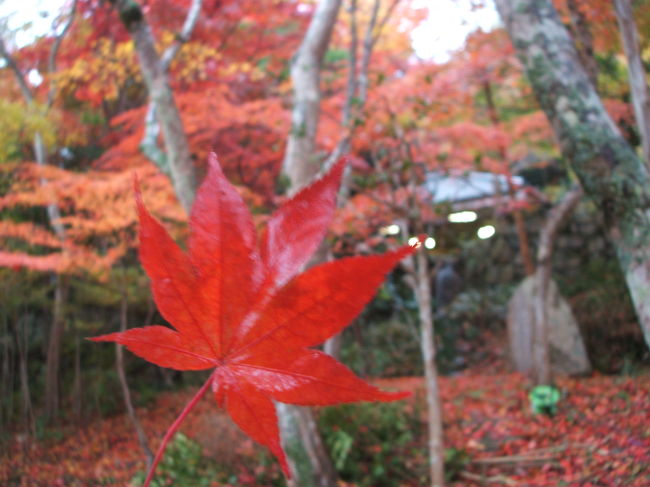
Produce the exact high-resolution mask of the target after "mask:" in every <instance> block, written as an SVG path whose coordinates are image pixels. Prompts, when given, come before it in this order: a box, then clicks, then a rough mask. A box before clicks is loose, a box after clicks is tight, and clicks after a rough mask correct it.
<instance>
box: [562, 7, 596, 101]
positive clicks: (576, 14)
mask: <svg viewBox="0 0 650 487" xmlns="http://www.w3.org/2000/svg"><path fill="white" fill-rule="evenodd" d="M567 7H569V18H570V19H571V34H573V41H574V44H575V47H576V49H577V51H578V56H579V57H580V62H581V63H582V67H583V68H585V71H586V72H587V76H589V79H590V80H591V83H592V84H593V85H594V89H595V90H596V91H598V63H596V58H595V57H594V38H593V36H592V35H591V29H589V24H588V23H587V19H586V18H585V15H584V14H583V13H582V11H581V10H580V4H579V0H567Z"/></svg>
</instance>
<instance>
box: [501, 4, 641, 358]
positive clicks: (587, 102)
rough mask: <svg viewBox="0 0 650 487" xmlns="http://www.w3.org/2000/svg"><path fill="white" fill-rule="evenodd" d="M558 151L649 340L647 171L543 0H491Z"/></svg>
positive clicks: (559, 23) (550, 5) (550, 8)
mask: <svg viewBox="0 0 650 487" xmlns="http://www.w3.org/2000/svg"><path fill="white" fill-rule="evenodd" d="M496 3H497V8H498V9H499V12H500V14H501V17H502V18H503V21H504V23H505V26H506V28H507V30H508V32H509V34H510V37H511V39H512V42H513V44H514V46H515V48H516V50H517V53H518V55H519V57H520V59H521V61H522V63H523V65H524V67H525V68H526V72H527V74H528V78H529V80H530V82H531V84H532V86H533V89H534V91H535V94H536V96H537V99H538V100H539V102H540V105H541V106H542V108H543V109H544V111H545V112H546V115H547V117H548V118H549V120H550V122H551V125H552V126H553V128H554V130H555V133H556V135H557V137H558V139H559V141H560V146H561V148H562V152H563V154H564V156H565V158H566V159H567V160H568V161H569V163H570V164H571V166H572V168H573V170H574V171H575V172H576V174H577V175H578V178H579V179H580V182H581V184H582V187H583V188H584V190H585V193H586V194H587V195H588V196H589V197H590V198H591V199H592V200H593V201H594V202H595V204H596V205H597V207H598V208H599V209H600V211H601V212H602V214H603V217H604V218H603V219H604V224H605V226H606V231H607V233H608V235H609V238H610V240H611V242H612V244H613V245H614V248H615V249H616V253H617V257H618V261H619V264H620V266H621V269H622V271H623V274H624V276H625V279H626V281H627V285H628V289H629V291H630V294H631V297H632V300H633V302H634V306H635V309H636V313H637V317H638V319H639V322H640V324H641V327H642V329H643V333H644V336H645V340H646V342H647V344H648V345H649V346H650V299H648V296H650V232H648V230H647V229H648V228H650V214H649V210H648V207H649V205H650V179H649V177H648V173H647V170H646V168H645V166H644V165H643V164H641V161H640V160H639V159H638V158H637V157H636V154H635V153H634V151H633V149H632V148H631V147H630V146H629V145H628V144H627V143H626V142H625V140H624V139H623V137H622V136H621V134H620V133H619V131H618V129H617V127H616V125H615V124H614V122H613V121H612V120H611V118H610V117H609V115H608V114H607V112H606V110H605V108H604V107H603V104H602V101H601V100H600V98H599V97H598V95H597V94H596V91H595V90H594V87H593V86H592V84H591V82H590V80H589V77H588V75H587V73H586V72H585V70H584V69H583V67H582V66H581V64H580V62H579V58H578V54H577V52H576V50H575V47H574V45H573V42H572V40H571V38H570V37H569V34H568V32H567V31H566V29H565V28H564V26H563V25H562V22H561V21H560V18H559V16H558V14H557V12H556V11H555V9H554V8H553V5H552V4H551V3H550V1H549V0H497V1H496Z"/></svg>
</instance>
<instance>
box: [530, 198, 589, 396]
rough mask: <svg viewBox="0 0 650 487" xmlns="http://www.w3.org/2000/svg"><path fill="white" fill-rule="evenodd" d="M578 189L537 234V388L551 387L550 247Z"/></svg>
mask: <svg viewBox="0 0 650 487" xmlns="http://www.w3.org/2000/svg"><path fill="white" fill-rule="evenodd" d="M582 194H583V193H582V188H580V187H579V186H578V187H576V188H574V189H572V190H571V191H569V192H568V193H567V194H566V195H565V196H564V198H563V199H562V201H561V202H560V203H558V205H557V206H556V207H555V208H553V209H552V210H551V212H550V214H549V215H548V217H547V218H546V221H545V222H544V226H543V227H542V229H541V231H540V234H539V243H538V247H537V268H536V270H535V289H536V291H537V292H536V295H535V304H534V309H535V322H534V326H535V328H534V330H533V358H534V360H533V364H534V368H533V376H534V377H533V380H534V381H535V384H537V385H543V384H551V382H552V380H553V377H552V374H551V357H550V353H549V339H548V336H549V329H550V323H549V322H548V308H547V306H548V289H549V285H550V282H551V267H552V256H553V245H554V244H555V239H556V237H557V232H558V230H559V229H560V226H561V225H562V223H563V222H564V221H565V220H566V218H567V216H569V215H570V214H571V212H572V211H573V209H574V208H575V207H576V205H577V204H578V202H579V201H580V198H582Z"/></svg>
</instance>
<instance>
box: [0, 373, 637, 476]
mask: <svg viewBox="0 0 650 487" xmlns="http://www.w3.org/2000/svg"><path fill="white" fill-rule="evenodd" d="M378 384H379V385H381V386H382V387H390V388H402V389H409V390H413V391H415V392H416V395H415V397H422V395H421V394H418V393H417V392H418V390H420V389H421V388H422V379H420V378H406V379H384V380H381V381H378ZM559 386H560V387H561V388H562V390H563V394H564V397H563V400H562V402H561V404H560V409H559V413H558V414H557V416H555V417H554V418H548V417H544V416H534V415H532V414H531V413H530V411H529V407H528V400H527V387H528V383H527V382H526V380H525V379H524V378H523V377H521V376H520V375H517V374H496V375H472V374H468V375H462V376H457V377H453V378H443V379H441V389H442V396H443V400H444V414H445V441H446V447H448V448H449V447H454V448H455V449H457V450H460V451H464V452H466V453H467V454H468V455H469V463H468V464H466V465H465V467H464V468H463V469H461V471H462V473H461V477H460V478H459V480H458V481H457V482H456V483H455V485H465V486H472V485H477V486H478V485H519V486H577V485H580V486H626V487H628V486H629V487H634V486H638V487H642V486H647V485H650V375H648V374H645V375H642V376H638V377H632V378H630V377H625V378H622V377H611V376H594V377H590V378H580V379H562V380H560V381H559ZM194 392H195V391H193V390H187V391H184V392H179V393H165V394H162V395H160V397H159V398H158V399H157V401H156V402H155V404H154V405H153V406H151V407H150V408H148V409H146V410H145V409H140V410H139V411H138V412H139V415H140V418H141V420H142V422H143V425H144V427H145V429H146V431H147V432H148V433H149V435H150V436H151V438H155V439H156V441H158V439H159V438H160V437H161V435H162V434H163V432H164V430H165V428H166V427H167V426H168V425H169V424H170V423H171V421H173V419H174V416H175V415H176V414H177V412H178V411H179V410H180V408H181V407H182V405H183V404H184V403H185V402H186V401H187V400H188V399H189V398H190V397H191V395H192V394H193V393H194ZM182 431H183V432H184V433H185V434H187V435H188V436H189V437H191V438H195V439H197V441H199V442H200V443H201V445H202V446H203V451H204V454H205V455H207V456H209V457H211V458H217V459H218V460H219V462H222V463H225V464H228V465H230V466H231V470H233V467H234V470H233V471H235V472H238V474H237V482H236V485H240V486H244V485H251V486H252V485H260V484H259V478H260V477H259V472H260V469H261V468H268V467H261V466H260V465H259V458H260V455H259V450H258V448H257V447H256V446H254V445H253V444H252V442H251V440H249V439H247V438H246V437H245V436H244V435H242V434H240V433H239V431H238V430H237V429H236V427H235V426H233V425H232V423H231V422H230V421H229V420H228V419H227V418H226V416H225V414H224V413H223V412H222V411H219V410H218V409H217V408H216V406H215V405H214V404H213V402H212V401H211V400H209V399H204V400H203V401H202V402H201V403H200V404H199V405H198V406H197V408H196V409H195V411H194V412H193V413H192V414H191V415H190V417H189V418H188V419H187V421H186V423H185V425H184V426H183V428H182ZM21 438H22V437H21V436H20V435H18V434H17V435H14V436H13V441H12V442H11V444H10V445H9V446H8V448H7V445H4V446H3V449H4V453H3V455H2V457H1V459H0V460H1V463H0V485H3V486H4V485H7V486H14V485H15V486H18V485H20V486H48V487H50V486H93V485H127V484H128V482H129V480H130V479H131V478H132V477H133V475H134V474H135V472H136V471H137V470H139V469H142V468H143V461H142V454H141V450H140V449H139V447H138V444H137V441H136V439H135V434H134V433H133V429H132V427H131V424H130V423H129V420H128V417H127V416H126V415H122V416H116V417H112V418H108V419H101V420H97V421H94V422H92V423H90V424H88V426H87V427H85V428H83V429H73V428H72V427H70V428H68V429H66V430H65V431H64V435H63V438H62V439H50V440H47V441H41V442H39V443H36V444H27V443H26V442H25V441H21ZM256 479H258V480H256ZM215 485H216V484H215ZM346 485H350V484H346Z"/></svg>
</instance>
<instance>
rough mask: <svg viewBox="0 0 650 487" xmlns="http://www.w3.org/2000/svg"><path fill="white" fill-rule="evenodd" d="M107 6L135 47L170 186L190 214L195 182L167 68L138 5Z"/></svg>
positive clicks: (115, 0)
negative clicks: (160, 137) (161, 141)
mask: <svg viewBox="0 0 650 487" xmlns="http://www.w3.org/2000/svg"><path fill="white" fill-rule="evenodd" d="M110 2H111V4H112V5H114V6H115V8H116V9H117V11H118V13H119V16H120V19H121V21H122V23H123V24H124V26H125V27H126V29H127V30H128V31H129V34H131V38H132V39H133V43H134V44H135V49H136V52H137V53H138V60H139V63H140V70H141V71H142V77H143V79H144V82H145V84H146V85H147V90H148V91H149V97H150V98H151V101H152V103H153V104H154V105H155V107H156V114H157V117H158V122H159V123H160V126H161V128H162V133H163V139H164V145H165V161H166V163H167V164H168V167H169V174H170V176H171V180H172V184H173V185H174V190H175V192H176V196H177V197H178V199H179V201H180V202H181V205H182V206H183V208H185V210H186V211H188V212H189V211H190V209H191V207H192V201H193V200H194V193H195V191H196V187H197V184H198V179H197V175H196V168H195V166H194V162H193V161H192V157H191V154H190V149H189V144H188V142H187V136H186V134H185V130H184V128H183V122H182V120H181V116H180V112H179V111H178V107H177V106H176V101H175V100H174V94H173V93H172V90H171V87H170V86H169V79H168V76H167V73H166V67H165V66H164V65H163V62H162V60H161V57H160V56H159V55H158V52H157V51H156V44H155V41H154V38H153V34H152V32H151V28H150V27H149V24H147V22H146V20H145V18H144V13H143V11H142V9H141V8H140V5H138V3H136V2H134V1H133V0H110Z"/></svg>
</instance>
